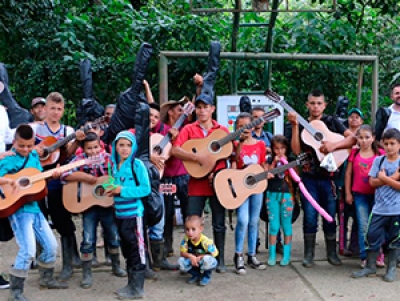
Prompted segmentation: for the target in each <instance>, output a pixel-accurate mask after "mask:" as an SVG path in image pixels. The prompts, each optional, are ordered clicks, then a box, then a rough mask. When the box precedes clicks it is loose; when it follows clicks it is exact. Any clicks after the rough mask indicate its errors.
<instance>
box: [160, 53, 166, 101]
mask: <svg viewBox="0 0 400 301" xmlns="http://www.w3.org/2000/svg"><path fill="white" fill-rule="evenodd" d="M158 72H159V75H160V105H162V104H163V103H164V102H167V101H168V58H167V57H166V56H165V55H164V54H162V53H160V61H159V63H158Z"/></svg>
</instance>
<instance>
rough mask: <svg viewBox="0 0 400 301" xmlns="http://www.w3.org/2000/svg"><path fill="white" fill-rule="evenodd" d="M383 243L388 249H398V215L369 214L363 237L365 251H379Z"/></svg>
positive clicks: (399, 222) (399, 243)
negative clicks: (365, 232)
mask: <svg viewBox="0 0 400 301" xmlns="http://www.w3.org/2000/svg"><path fill="white" fill-rule="evenodd" d="M385 241H386V242H385ZM384 243H385V244H387V245H388V247H389V249H400V215H394V216H383V215H378V214H374V213H371V216H370V218H369V222H368V226H367V234H366V236H365V244H366V246H367V247H366V249H367V250H370V251H379V249H380V247H381V246H382V245H383V244H384Z"/></svg>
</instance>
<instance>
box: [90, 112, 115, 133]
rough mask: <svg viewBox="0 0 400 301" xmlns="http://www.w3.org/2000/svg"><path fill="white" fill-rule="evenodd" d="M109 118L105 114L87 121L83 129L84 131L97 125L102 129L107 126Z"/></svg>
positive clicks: (95, 127)
mask: <svg viewBox="0 0 400 301" xmlns="http://www.w3.org/2000/svg"><path fill="white" fill-rule="evenodd" d="M109 119H110V118H109V117H107V116H102V117H99V118H97V119H96V120H95V121H92V122H89V123H88V124H86V125H85V126H84V127H83V131H84V132H85V133H86V132H87V131H89V130H91V129H94V130H96V129H97V128H98V127H100V128H101V129H104V128H105V127H107V125H108V123H109V121H110V120H109Z"/></svg>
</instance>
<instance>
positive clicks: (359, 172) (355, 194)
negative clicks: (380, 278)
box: [345, 124, 385, 268]
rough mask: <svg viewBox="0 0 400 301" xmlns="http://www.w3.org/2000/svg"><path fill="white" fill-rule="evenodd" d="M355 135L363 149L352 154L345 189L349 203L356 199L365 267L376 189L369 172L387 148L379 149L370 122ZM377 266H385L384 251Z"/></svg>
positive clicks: (361, 253) (355, 150)
mask: <svg viewBox="0 0 400 301" xmlns="http://www.w3.org/2000/svg"><path fill="white" fill-rule="evenodd" d="M356 136H357V139H358V144H359V147H360V148H354V149H353V150H352V151H351V153H350V156H349V159H348V163H347V169H346V176H345V191H346V202H347V203H348V204H350V205H351V204H352V203H353V202H354V205H355V208H356V217H357V223H358V241H359V245H360V258H361V267H364V265H365V261H366V258H367V255H366V252H365V242H364V237H365V233H366V231H367V224H368V217H369V215H370V214H371V211H372V206H373V205H374V192H375V189H374V188H373V187H372V186H371V185H370V184H369V182H368V179H369V177H368V173H369V170H370V169H371V166H372V163H373V162H374V160H375V158H376V157H377V156H380V155H382V154H384V151H383V150H382V149H379V147H378V144H377V142H376V141H375V136H374V134H373V130H372V127H371V126H370V125H367V124H365V125H361V127H360V128H359V129H358V131H357V133H356ZM376 266H377V267H380V268H383V267H384V266H385V263H384V255H383V253H381V254H380V256H379V257H378V259H377V261H376Z"/></svg>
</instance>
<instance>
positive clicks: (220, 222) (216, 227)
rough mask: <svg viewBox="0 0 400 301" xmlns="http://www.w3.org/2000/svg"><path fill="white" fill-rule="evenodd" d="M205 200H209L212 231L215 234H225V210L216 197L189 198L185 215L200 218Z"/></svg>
mask: <svg viewBox="0 0 400 301" xmlns="http://www.w3.org/2000/svg"><path fill="white" fill-rule="evenodd" d="M207 199H209V200H210V207H211V213H212V227H213V231H214V232H216V233H220V232H225V230H226V227H225V208H224V207H223V206H222V205H221V203H220V202H219V201H218V199H217V197H216V196H210V197H207V196H190V197H189V201H188V211H187V214H188V215H198V216H201V215H202V214H203V210H204V206H205V204H206V200H207Z"/></svg>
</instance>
